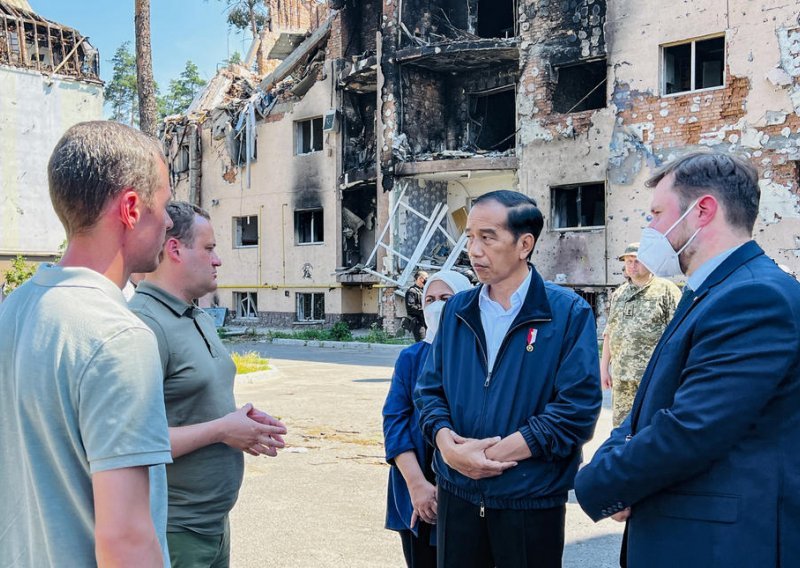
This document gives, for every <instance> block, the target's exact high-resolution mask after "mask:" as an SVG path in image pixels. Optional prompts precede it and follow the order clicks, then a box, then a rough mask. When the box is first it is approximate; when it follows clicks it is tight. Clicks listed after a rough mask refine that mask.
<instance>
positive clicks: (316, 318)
mask: <svg viewBox="0 0 800 568" xmlns="http://www.w3.org/2000/svg"><path fill="white" fill-rule="evenodd" d="M306 307H308V310H306ZM307 311H310V312H311V313H310V314H308V315H307V314H306V312H307ZM294 317H295V323H320V322H324V321H325V293H324V292H295V314H294Z"/></svg>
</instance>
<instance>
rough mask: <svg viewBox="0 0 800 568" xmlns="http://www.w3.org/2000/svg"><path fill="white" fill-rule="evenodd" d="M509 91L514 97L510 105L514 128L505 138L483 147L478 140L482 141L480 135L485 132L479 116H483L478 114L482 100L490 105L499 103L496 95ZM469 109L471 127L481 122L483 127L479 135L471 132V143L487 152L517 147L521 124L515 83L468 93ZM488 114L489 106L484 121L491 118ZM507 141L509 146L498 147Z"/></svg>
mask: <svg viewBox="0 0 800 568" xmlns="http://www.w3.org/2000/svg"><path fill="white" fill-rule="evenodd" d="M508 93H511V95H512V97H513V99H514V102H513V106H512V107H510V108H511V113H510V114H511V115H512V116H513V120H514V129H513V131H512V132H511V133H510V134H509V135H508V136H506V137H505V138H503V139H502V140H500V141H499V142H496V143H495V144H493V145H491V146H489V147H488V148H483V147H482V146H480V145H478V142H480V137H481V135H482V134H483V132H482V131H483V127H484V123H482V122H480V121H479V120H478V119H479V118H481V116H477V107H478V106H479V105H480V104H481V101H482V100H485V101H486V105H489V104H490V103H492V102H495V103H497V101H498V99H497V98H496V97H497V96H498V95H507V94H508ZM495 106H499V105H495ZM473 107H475V109H476V110H475V113H476V116H473ZM467 109H468V111H467V112H468V114H469V127H470V129H472V128H473V125H478V124H480V126H481V128H480V130H479V132H478V134H477V135H473V134H472V133H470V136H469V138H470V140H469V141H470V144H472V145H474V146H475V147H476V148H478V149H479V150H484V151H487V152H507V151H509V150H512V149H514V148H516V147H517V130H518V127H519V125H518V123H517V87H516V85H515V84H511V85H504V86H502V87H497V88H495V89H487V90H484V91H474V92H469V93H467ZM488 114H489V111H488V108H486V110H485V113H484V115H483V116H482V118H483V120H484V121H487V120H489V116H488ZM496 116H497V115H496V114H495V115H493V116H492V118H496ZM473 137H474V139H473ZM505 143H508V144H509V146H508V148H505V149H500V150H498V149H497V148H498V147H499V146H502V145H503V144H505Z"/></svg>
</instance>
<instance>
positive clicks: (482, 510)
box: [480, 497, 486, 518]
mask: <svg viewBox="0 0 800 568" xmlns="http://www.w3.org/2000/svg"><path fill="white" fill-rule="evenodd" d="M480 516H481V518H484V517H485V516H486V509H485V508H484V506H483V497H481V512H480Z"/></svg>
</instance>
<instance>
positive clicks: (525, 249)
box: [517, 233, 536, 260]
mask: <svg viewBox="0 0 800 568" xmlns="http://www.w3.org/2000/svg"><path fill="white" fill-rule="evenodd" d="M517 244H518V245H519V257H520V258H524V259H526V260H527V259H528V257H529V256H530V254H531V251H533V246H534V245H535V244H536V239H535V238H534V236H533V235H532V234H531V233H525V234H524V235H521V236H520V237H519V240H518V241H517Z"/></svg>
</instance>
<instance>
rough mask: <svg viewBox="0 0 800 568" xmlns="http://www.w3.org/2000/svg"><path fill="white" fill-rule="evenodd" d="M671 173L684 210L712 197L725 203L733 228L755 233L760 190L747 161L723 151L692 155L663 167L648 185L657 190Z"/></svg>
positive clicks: (755, 176) (754, 170) (726, 216)
mask: <svg viewBox="0 0 800 568" xmlns="http://www.w3.org/2000/svg"><path fill="white" fill-rule="evenodd" d="M670 174H674V176H675V180H674V182H673V187H674V188H675V191H676V192H677V194H678V200H679V202H680V205H681V209H682V210H683V211H686V208H687V207H689V205H690V204H691V203H692V201H694V200H695V199H697V198H699V197H701V196H703V195H705V194H711V195H713V196H714V197H715V198H716V199H717V200H718V201H719V202H720V203H721V204H722V210H723V211H724V214H725V219H726V221H727V222H728V223H729V224H730V225H731V226H733V227H736V228H738V229H741V230H744V231H747V234H752V233H753V225H755V222H756V217H758V203H759V200H760V199H761V190H760V189H759V187H758V170H756V168H755V166H753V164H751V163H750V162H749V161H748V160H747V159H745V158H742V157H740V156H736V155H734V154H723V153H720V152H692V153H690V154H686V155H685V156H681V157H680V158H678V159H676V160H673V161H672V162H669V163H668V164H665V165H664V166H662V167H661V168H660V169H659V170H658V171H656V173H655V174H653V176H652V177H651V178H650V179H648V180H647V182H645V185H646V186H647V187H655V186H656V185H657V184H658V183H659V182H660V181H661V180H662V179H664V178H665V177H667V176H668V175H670Z"/></svg>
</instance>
